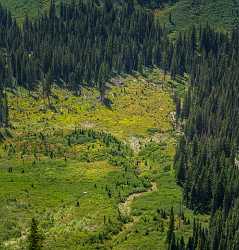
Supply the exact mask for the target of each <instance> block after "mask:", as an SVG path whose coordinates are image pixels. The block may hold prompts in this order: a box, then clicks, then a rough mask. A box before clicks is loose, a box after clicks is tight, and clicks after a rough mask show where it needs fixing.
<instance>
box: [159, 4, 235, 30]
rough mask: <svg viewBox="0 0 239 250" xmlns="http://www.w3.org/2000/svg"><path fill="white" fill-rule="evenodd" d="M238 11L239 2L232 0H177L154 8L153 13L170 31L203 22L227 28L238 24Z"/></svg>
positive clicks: (223, 28)
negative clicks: (163, 6) (168, 4)
mask: <svg viewBox="0 0 239 250" xmlns="http://www.w3.org/2000/svg"><path fill="white" fill-rule="evenodd" d="M238 11H239V2H238V1H234V0H227V1H224V0H215V1H211V0H179V1H178V2H177V3H175V4H174V5H170V6H168V7H166V8H164V9H157V10H155V14H156V15H157V17H158V19H159V20H160V21H161V22H162V23H164V24H165V25H166V27H167V28H170V29H171V30H172V31H178V30H185V29H187V28H188V27H190V26H191V25H192V24H194V25H199V24H205V23H209V24H210V25H212V26H214V27H215V28H217V29H219V30H228V29H231V28H232V27H233V26H235V25H236V24H238ZM170 15H171V22H170Z"/></svg>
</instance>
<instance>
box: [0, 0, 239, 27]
mask: <svg viewBox="0 0 239 250" xmlns="http://www.w3.org/2000/svg"><path fill="white" fill-rule="evenodd" d="M65 1H66V0H65ZM67 1H68V0H67ZM141 2H146V1H141ZM166 2H167V1H166ZM0 3H1V4H2V5H3V6H6V7H7V8H9V10H11V11H12V13H13V15H14V16H15V17H17V18H18V19H19V20H21V19H22V18H23V17H24V16H25V15H28V16H30V17H36V16H38V15H39V13H44V12H45V11H47V10H48V8H49V6H50V0H39V1H38V0H0ZM59 3H60V0H56V4H59ZM144 5H145V6H147V7H148V5H147V3H144ZM152 6H153V5H152ZM154 11H155V14H156V15H157V16H158V18H159V20H160V21H161V22H162V23H164V24H165V25H166V27H168V28H169V29H171V30H172V31H178V30H184V29H187V28H188V27H189V26H191V25H192V24H196V25H197V24H200V23H202V24H205V23H210V24H211V25H213V26H215V27H216V28H218V29H220V30H228V29H231V28H232V27H233V26H235V25H236V24H238V20H239V18H238V12H239V2H238V1H237V0H227V1H224V0H215V1H211V0H178V1H177V2H176V3H175V4H170V5H168V6H165V7H164V8H161V9H156V10H154ZM170 13H171V16H172V22H171V23H170V21H169V16H170Z"/></svg>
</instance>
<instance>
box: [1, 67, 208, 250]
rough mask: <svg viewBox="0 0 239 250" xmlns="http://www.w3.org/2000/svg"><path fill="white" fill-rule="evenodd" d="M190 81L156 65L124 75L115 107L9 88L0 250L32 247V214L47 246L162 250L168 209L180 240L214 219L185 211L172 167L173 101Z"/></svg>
mask: <svg viewBox="0 0 239 250" xmlns="http://www.w3.org/2000/svg"><path fill="white" fill-rule="evenodd" d="M187 80H188V79H187V77H186V76H185V78H177V79H176V80H172V79H171V78H170V77H169V76H168V75H167V76H164V74H163V72H162V71H161V70H159V69H151V70H146V71H145V73H144V75H143V76H142V75H140V74H137V73H135V74H134V75H131V76H129V75H125V76H121V77H118V80H117V81H115V80H112V83H110V84H109V85H108V90H107V98H108V99H110V101H111V103H112V105H111V106H110V107H106V106H104V105H102V104H101V102H100V99H99V93H98V92H97V91H96V90H94V89H83V91H82V95H81V96H75V95H73V93H71V92H70V91H68V90H64V89H61V88H59V87H57V86H55V87H54V89H53V90H52V94H51V98H50V107H49V103H48V101H47V100H43V99H42V98H39V97H40V96H41V95H42V90H41V89H38V90H36V91H35V92H34V93H31V94H29V93H28V92H27V91H26V90H24V89H18V90H17V91H16V92H14V93H13V92H10V91H9V92H8V93H7V95H8V100H9V107H10V121H11V129H7V130H6V129H2V130H1V136H0V138H1V147H0V156H1V158H0V181H1V185H0V242H1V245H0V246H1V248H2V249H26V248H27V246H28V237H29V230H30V225H31V220H32V218H35V219H36V220H37V222H38V228H39V235H40V236H41V243H42V246H43V249H67V248H68V249H130V250H132V249H165V247H166V243H165V239H166V234H167V227H168V220H169V216H168V215H169V211H170V209H171V207H174V211H175V216H176V231H175V232H176V235H177V237H181V235H182V234H183V235H184V236H185V235H186V236H189V235H190V233H191V232H192V226H193V220H194V218H195V219H199V220H200V221H201V222H202V223H203V224H204V225H205V226H206V225H207V223H208V216H206V215H197V214H194V213H193V212H192V211H190V210H188V209H186V208H185V207H184V206H183V204H182V191H181V188H180V187H179V186H177V185H176V182H175V176H174V170H173V167H172V166H173V158H174V153H175V147H176V144H177V138H178V131H176V129H175V124H174V120H173V117H174V116H173V114H174V112H175V110H174V109H175V105H174V101H173V96H174V94H175V93H177V94H178V95H179V96H181V97H183V94H184V91H185V89H186V88H187ZM122 207H123V209H122ZM182 214H183V216H182ZM138 246H140V247H141V248H139V247H138Z"/></svg>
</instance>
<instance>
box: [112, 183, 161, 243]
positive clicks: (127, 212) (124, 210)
mask: <svg viewBox="0 0 239 250" xmlns="http://www.w3.org/2000/svg"><path fill="white" fill-rule="evenodd" d="M157 190H158V187H157V184H156V183H155V182H151V187H150V188H148V189H147V190H146V191H143V192H140V193H133V194H131V195H129V196H128V198H127V199H126V200H125V202H122V203H120V204H119V206H118V208H119V211H120V213H121V214H122V215H124V216H130V218H131V219H132V221H130V222H128V223H126V224H124V226H123V228H122V231H121V232H120V233H119V234H117V235H116V236H115V237H114V239H113V241H114V242H115V241H117V240H119V239H120V237H121V236H122V235H123V234H125V233H128V232H129V231H130V229H131V228H132V227H133V226H134V225H135V224H136V223H137V222H138V221H139V219H140V216H132V215H131V205H132V203H133V201H134V200H135V199H136V198H139V197H141V196H143V195H145V194H148V193H152V192H155V191H157Z"/></svg>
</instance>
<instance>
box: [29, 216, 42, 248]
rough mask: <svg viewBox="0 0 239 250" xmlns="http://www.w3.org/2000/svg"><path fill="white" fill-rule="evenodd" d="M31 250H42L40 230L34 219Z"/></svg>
mask: <svg viewBox="0 0 239 250" xmlns="http://www.w3.org/2000/svg"><path fill="white" fill-rule="evenodd" d="M28 240H29V248H28V249H29V250H40V249H41V248H42V247H41V240H42V237H41V235H40V233H39V230H38V225H37V221H36V220H35V219H34V218H33V219H32V223H31V231H30V235H29V239H28Z"/></svg>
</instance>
